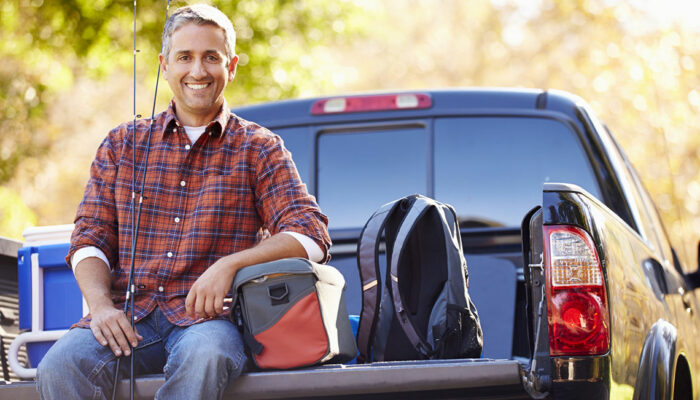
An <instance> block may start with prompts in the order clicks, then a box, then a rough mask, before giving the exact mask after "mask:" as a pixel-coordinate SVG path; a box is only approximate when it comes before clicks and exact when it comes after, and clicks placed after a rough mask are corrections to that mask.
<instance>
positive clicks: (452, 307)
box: [357, 195, 483, 362]
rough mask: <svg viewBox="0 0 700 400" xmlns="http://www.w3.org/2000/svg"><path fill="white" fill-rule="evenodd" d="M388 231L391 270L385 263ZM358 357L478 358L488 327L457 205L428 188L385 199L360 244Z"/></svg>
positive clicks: (367, 227)
mask: <svg viewBox="0 0 700 400" xmlns="http://www.w3.org/2000/svg"><path fill="white" fill-rule="evenodd" d="M382 233H383V234H384V243H385V244H386V252H385V253H386V271H385V273H384V277H385V279H384V284H382V273H381V271H380V268H379V265H380V264H379V256H380V242H381V238H382ZM357 265H358V267H359V269H360V279H361V282H362V312H361V314H360V323H359V326H358V331H357V344H358V348H359V350H360V356H359V357H358V362H368V361H372V360H373V361H392V360H416V359H437V358H440V359H443V358H475V357H479V356H480V355H481V351H482V348H483V334H482V330H481V324H480V322H479V315H478V314H477V311H476V307H475V306H474V304H473V303H472V301H471V299H470V297H469V292H468V291H467V287H468V273H467V263H466V261H465V259H464V253H463V251H462V238H461V235H460V231H459V226H458V224H457V216H456V213H455V211H454V209H453V208H452V206H450V205H448V204H444V203H440V202H438V201H436V200H433V199H430V198H428V197H424V196H420V195H412V196H407V197H404V198H401V199H398V200H395V201H393V202H391V203H388V204H385V205H384V206H382V207H381V208H380V209H379V210H377V211H376V212H375V213H374V214H373V215H372V217H371V218H370V219H369V221H368V222H367V224H366V225H365V227H364V229H363V230H362V233H361V235H360V241H359V242H358V245H357Z"/></svg>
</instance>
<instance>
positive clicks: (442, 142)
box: [290, 116, 600, 228]
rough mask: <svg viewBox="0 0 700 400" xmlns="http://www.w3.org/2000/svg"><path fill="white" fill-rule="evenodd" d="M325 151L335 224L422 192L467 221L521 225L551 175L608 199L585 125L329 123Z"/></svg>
mask: <svg viewBox="0 0 700 400" xmlns="http://www.w3.org/2000/svg"><path fill="white" fill-rule="evenodd" d="M290 147H294V146H293V145H292V146H290ZM292 151H293V152H294V150H292ZM317 151H318V157H317V160H316V185H315V186H316V195H317V197H318V201H319V204H320V206H321V208H322V210H323V212H324V213H326V215H328V217H329V226H330V228H361V227H362V226H363V225H364V223H365V222H366V221H367V219H368V218H369V217H370V215H371V214H372V212H374V211H375V210H376V209H377V208H378V207H379V206H381V205H382V204H384V203H387V202H389V201H391V200H394V199H397V198H399V197H402V196H405V195H409V194H414V193H419V194H425V195H428V196H431V197H434V198H436V199H438V200H440V201H443V202H446V203H449V204H451V205H453V206H454V207H455V210H456V211H457V214H458V215H459V219H460V223H461V225H462V227H518V226H520V223H521V220H522V218H523V217H524V216H525V214H526V213H527V211H528V210H530V209H531V208H532V207H534V206H535V205H538V204H540V203H541V202H542V184H543V183H544V182H566V183H574V184H576V185H579V186H581V187H583V188H584V189H586V190H588V191H589V192H590V193H591V194H593V195H594V196H596V197H598V198H600V195H599V194H600V190H599V188H598V185H597V183H596V179H595V175H594V173H593V171H592V169H591V167H590V164H589V162H588V159H587V157H586V154H585V151H584V149H583V147H582V145H581V143H580V140H579V138H578V137H577V135H576V132H575V131H573V130H572V129H571V128H570V127H568V126H567V125H565V124H564V123H562V122H559V121H556V120H552V119H546V118H539V117H538V118H534V117H533V118H530V117H501V116H499V117H459V118H455V117H451V118H436V119H434V120H427V121H421V122H419V123H406V124H403V125H394V126H393V127H383V128H367V127H362V128H358V129H352V128H347V127H343V128H342V130H335V131H334V130H328V129H325V130H323V131H320V132H318V136H317ZM296 155H297V153H295V159H296ZM297 163H298V164H299V160H297ZM302 175H306V171H304V172H303V173H302Z"/></svg>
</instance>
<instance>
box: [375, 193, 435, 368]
mask: <svg viewBox="0 0 700 400" xmlns="http://www.w3.org/2000/svg"><path fill="white" fill-rule="evenodd" d="M436 206H437V203H436V202H435V201H434V200H432V199H429V198H427V197H424V196H417V197H416V200H415V202H413V204H412V206H411V208H410V209H409V211H408V213H407V214H406V217H405V218H404V219H403V221H402V222H401V226H400V227H399V229H398V233H397V234H396V240H395V241H394V251H393V253H392V255H391V260H389V261H390V262H389V263H388V264H389V265H387V272H388V273H389V276H388V277H387V279H390V282H391V286H390V287H391V295H392V299H393V303H394V310H395V311H396V316H397V318H396V319H397V320H398V322H399V324H400V325H401V328H403V331H404V333H405V334H406V337H407V338H408V340H409V341H410V342H411V344H412V345H413V347H415V349H416V350H417V351H418V352H419V353H421V354H422V355H423V356H425V357H426V358H429V357H430V356H431V355H432V353H433V349H432V346H431V345H430V344H428V342H427V341H426V340H425V339H424V338H423V337H422V336H421V335H420V334H419V333H418V330H417V329H416V327H415V325H414V323H413V320H412V319H411V317H410V315H409V313H407V312H406V308H405V307H404V302H403V298H402V297H401V292H400V291H399V276H398V275H399V274H398V265H399V261H400V260H401V256H402V255H403V254H404V253H405V251H404V245H405V243H406V240H407V239H408V237H409V235H410V234H411V232H412V231H413V228H414V227H415V225H416V223H417V222H418V220H419V219H420V218H421V217H422V216H423V215H424V214H425V213H426V212H427V211H428V210H429V209H430V208H432V207H436Z"/></svg>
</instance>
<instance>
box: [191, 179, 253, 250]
mask: <svg viewBox="0 0 700 400" xmlns="http://www.w3.org/2000/svg"><path fill="white" fill-rule="evenodd" d="M195 204H196V206H195V208H194V215H193V216H194V217H195V219H194V221H196V226H195V227H194V229H196V230H199V231H200V233H202V234H204V235H205V236H210V237H208V238H206V239H209V240H215V241H221V239H231V240H234V241H236V242H238V241H243V242H248V241H251V240H252V241H254V240H255V237H256V234H257V231H258V229H259V227H260V218H259V217H258V213H257V211H256V209H255V193H254V191H253V188H251V187H250V185H248V184H247V182H246V180H245V179H244V178H243V177H238V176H235V175H212V176H207V177H204V179H203V181H202V184H201V186H200V189H199V191H198V194H197V199H196V201H195ZM207 232H208V234H207Z"/></svg>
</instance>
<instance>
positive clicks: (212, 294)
mask: <svg viewBox="0 0 700 400" xmlns="http://www.w3.org/2000/svg"><path fill="white" fill-rule="evenodd" d="M234 45H235V33H234V30H233V26H232V25H231V22H230V21H229V19H228V18H227V17H226V16H225V15H224V14H222V13H221V12H220V11H219V10H217V9H215V8H213V7H210V6H204V5H194V6H187V7H183V8H180V9H178V10H177V11H175V12H174V13H173V15H172V16H171V17H170V18H169V20H168V22H167V23H166V26H165V29H164V33H163V54H161V55H160V56H159V60H160V65H161V68H162V71H163V75H164V77H165V78H166V79H167V81H168V84H169V85H170V88H171V89H172V91H173V94H174V97H173V100H172V102H171V104H170V107H169V109H168V110H167V111H165V112H163V113H161V114H159V115H158V116H157V117H156V118H155V122H154V124H153V134H152V138H151V141H150V144H149V143H148V140H147V137H148V129H149V123H150V121H149V120H140V121H137V123H136V129H135V131H136V132H135V134H134V129H133V126H132V123H125V124H122V125H121V126H119V127H117V128H116V129H114V130H113V131H111V132H110V133H109V135H108V136H107V138H106V139H105V140H104V141H103V143H102V145H101V146H100V148H99V149H98V151H97V156H96V158H95V161H94V162H93V164H92V167H91V177H90V180H89V182H88V185H87V188H86V190H85V196H84V198H83V201H82V202H81V204H80V207H79V208H78V212H77V217H76V226H75V230H74V232H73V235H72V238H71V248H70V251H69V254H68V257H67V258H66V260H67V261H68V262H69V263H70V264H71V266H72V267H73V268H74V273H75V276H76V279H77V281H78V284H79V286H80V289H81V291H82V292H83V295H84V297H85V299H86V301H87V303H88V306H89V309H90V315H88V316H87V317H86V318H83V319H82V320H81V321H80V322H78V323H77V324H76V325H74V329H71V330H70V331H69V332H68V333H67V334H66V335H65V336H64V337H63V338H61V339H60V340H59V341H58V342H56V344H55V345H54V346H53V347H52V348H51V349H50V350H49V352H48V353H47V354H46V356H45V357H44V359H43V360H42V362H41V363H40V364H39V367H38V371H37V387H38V390H39V392H40V395H41V397H42V398H51V399H73V398H75V399H77V398H86V399H87V398H95V399H100V398H105V397H106V396H108V395H109V394H110V391H111V388H112V383H113V371H114V366H115V364H116V359H117V357H121V356H130V355H131V350H130V345H131V346H132V347H133V348H134V354H135V363H136V366H135V369H136V373H138V374H143V373H159V372H161V371H163V372H164V373H165V378H166V381H165V384H164V385H163V386H162V387H161V388H160V389H159V391H158V393H157V395H156V397H157V398H167V399H172V398H177V399H185V398H192V399H195V398H196V399H210V398H221V397H222V395H223V391H224V389H225V388H226V387H227V386H228V384H229V383H230V382H231V381H232V380H234V379H235V378H236V377H237V376H238V375H239V374H240V373H241V371H242V370H243V368H244V365H245V363H246V360H247V359H246V356H245V353H244V350H243V345H242V340H241V337H240V334H239V332H238V330H237V329H236V327H235V326H234V325H233V324H232V323H231V322H229V321H228V320H227V317H226V316H227V309H226V307H225V305H224V298H225V297H226V295H227V293H228V291H229V290H230V288H231V284H232V282H233V278H234V276H235V274H236V272H237V271H238V270H239V269H240V268H243V267H245V266H248V265H252V264H257V263H261V262H266V261H271V260H275V259H280V258H286V257H308V258H310V259H312V260H314V261H326V260H327V258H328V247H329V246H330V239H329V237H328V232H327V218H326V217H325V216H324V215H323V214H322V213H321V212H320V210H319V209H318V206H317V204H316V202H315V199H314V198H313V197H312V196H310V195H309V194H308V193H307V192H306V187H305V186H304V185H303V184H302V183H301V181H300V179H299V175H298V173H297V171H296V168H295V167H294V164H293V162H292V160H291V157H290V154H289V152H288V151H286V150H285V149H284V146H283V145H282V142H281V139H280V138H279V137H278V136H276V135H274V134H272V133H271V132H269V131H267V130H266V129H264V128H261V127H260V126H258V125H256V124H254V123H251V122H248V121H245V120H243V119H241V118H239V117H237V116H236V115H233V114H231V113H230V112H229V110H228V106H227V105H226V101H225V100H224V97H223V92H224V89H225V88H226V85H227V83H228V82H231V81H232V80H233V77H234V75H235V72H236V64H237V61H238V57H237V56H236V55H235V53H234ZM134 141H135V144H134ZM134 153H135V154H134ZM134 155H135V162H132V157H133V156H134ZM146 158H147V161H146ZM134 164H135V165H134ZM132 174H133V177H134V179H135V180H136V185H135V186H136V188H139V187H140V185H141V182H142V181H143V180H144V179H145V187H144V191H143V193H136V194H135V198H136V199H137V202H138V201H139V198H140V197H142V198H143V200H142V201H143V205H142V207H143V210H142V214H141V221H140V225H139V231H138V237H137V249H136V255H135V269H134V271H135V277H134V279H135V281H134V285H135V286H134V287H135V288H136V294H135V296H134V299H135V305H134V309H133V310H129V316H128V317H127V316H125V315H124V313H123V311H122V310H123V304H124V300H125V292H126V288H127V282H128V276H129V265H130V262H131V251H130V249H131V243H132V239H133V231H134V227H133V226H132V220H133V216H134V215H133V214H132V213H135V210H133V209H132V208H131V207H130V204H131V197H132V183H131V182H132ZM136 191H138V189H136ZM268 231H269V232H270V233H271V236H270V237H268V238H266V239H265V240H263V241H261V242H259V243H258V239H259V237H260V236H261V233H262V232H268ZM132 317H133V318H134V320H135V322H136V325H135V326H136V329H134V330H132V328H131V326H130V321H129V318H132ZM86 328H89V329H86ZM124 361H128V359H126V358H125V359H124ZM128 365H129V363H128V362H122V363H121V367H122V368H121V369H122V371H128V368H127V366H128ZM122 376H124V375H123V373H122Z"/></svg>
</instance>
